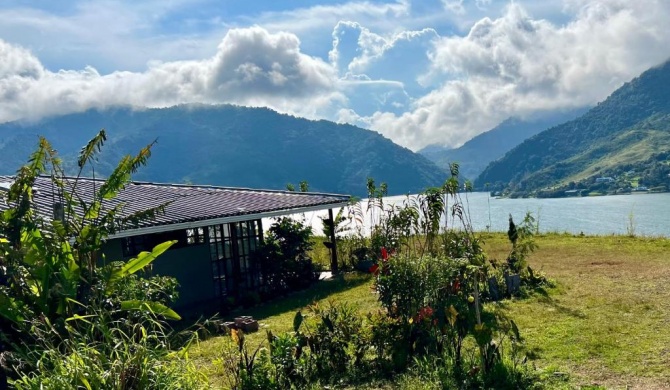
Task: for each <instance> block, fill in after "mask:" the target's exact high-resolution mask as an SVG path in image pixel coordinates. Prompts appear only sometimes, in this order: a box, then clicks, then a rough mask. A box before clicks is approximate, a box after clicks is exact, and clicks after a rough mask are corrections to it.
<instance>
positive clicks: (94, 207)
mask: <svg viewBox="0 0 670 390" xmlns="http://www.w3.org/2000/svg"><path fill="white" fill-rule="evenodd" d="M100 206H101V203H100V202H99V201H95V202H93V203H91V205H90V206H89V207H88V209H87V210H86V214H84V219H96V218H98V216H99V215H100Z"/></svg>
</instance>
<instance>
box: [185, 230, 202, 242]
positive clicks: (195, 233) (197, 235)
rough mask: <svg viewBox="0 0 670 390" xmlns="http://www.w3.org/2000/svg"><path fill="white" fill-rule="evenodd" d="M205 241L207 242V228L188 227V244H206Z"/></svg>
mask: <svg viewBox="0 0 670 390" xmlns="http://www.w3.org/2000/svg"><path fill="white" fill-rule="evenodd" d="M204 243H205V228H204V227H199V228H193V229H186V244H187V245H194V244H204Z"/></svg>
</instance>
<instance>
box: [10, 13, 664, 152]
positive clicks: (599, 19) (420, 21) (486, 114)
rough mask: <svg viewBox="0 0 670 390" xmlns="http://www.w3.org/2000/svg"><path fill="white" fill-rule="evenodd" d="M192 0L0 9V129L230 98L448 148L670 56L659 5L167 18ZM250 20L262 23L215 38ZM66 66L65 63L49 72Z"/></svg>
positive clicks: (587, 97)
mask: <svg viewBox="0 0 670 390" xmlns="http://www.w3.org/2000/svg"><path fill="white" fill-rule="evenodd" d="M199 2H203V3H206V4H207V6H208V7H210V8H208V9H211V10H213V9H215V8H217V7H219V8H220V5H219V4H218V3H216V4H215V3H214V2H212V1H211V0H173V1H158V0H151V1H149V2H148V3H147V2H130V1H125V2H123V1H111V0H109V1H103V2H81V3H75V6H74V7H72V9H68V10H67V12H58V13H55V12H48V11H44V10H42V11H40V10H36V9H29V8H19V9H16V8H15V9H9V8H4V7H2V6H0V37H6V39H7V41H11V42H12V44H9V43H6V42H3V41H2V40H0V121H4V120H11V119H18V118H25V117H32V118H35V117H39V116H42V115H48V114H61V113H66V112H73V111H78V110H83V109H86V108H90V107H106V106H110V105H118V104H130V105H137V106H167V105H172V104H177V103H185V102H204V103H221V102H229V103H236V104H242V105H253V106H269V107H272V108H274V109H277V110H279V111H283V112H288V113H292V114H296V115H302V116H307V117H311V118H326V119H334V120H339V121H346V122H350V123H355V124H359V125H363V126H366V127H370V128H373V129H375V130H377V131H379V132H381V133H383V134H384V135H386V136H388V137H389V138H391V139H393V140H394V141H395V142H398V143H400V144H402V145H404V146H408V147H410V148H412V149H418V148H420V147H422V146H425V145H426V144H430V143H441V144H447V145H451V146H456V145H459V144H461V143H463V142H464V141H466V140H467V139H469V138H471V137H472V136H474V135H476V134H478V133H480V132H482V131H485V130H488V129H490V128H491V127H493V126H495V125H496V124H498V123H499V122H500V121H502V120H504V119H506V118H507V117H509V116H513V115H517V116H519V115H521V116H523V115H526V114H531V113H533V112H536V111H545V110H554V109H562V108H571V107H576V106H584V105H590V104H595V103H596V102H597V101H600V100H603V99H604V98H605V97H606V96H607V95H608V94H609V93H611V92H612V91H613V90H614V89H616V88H617V87H618V86H620V85H621V84H622V83H623V82H625V81H628V80H630V79H631V78H632V77H634V76H636V75H638V74H640V73H641V72H642V71H644V70H645V69H647V68H649V67H651V66H653V65H656V64H658V63H660V62H662V61H664V60H666V59H667V57H668V56H669V55H670V38H668V35H667V33H666V31H665V30H666V24H667V20H670V2H668V1H665V0H639V1H635V2H631V1H628V0H547V1H543V2H537V1H534V0H515V1H513V2H511V3H510V2H509V1H507V0H496V1H493V0H440V1H437V0H434V1H432V2H410V1H409V0H397V1H388V2H381V1H348V2H346V1H345V2H341V3H338V4H332V5H313V6H310V7H304V8H297V9H283V10H281V9H280V10H277V11H272V12H259V13H257V14H256V15H251V16H243V15H233V16H231V17H230V18H227V17H226V15H225V13H220V14H215V13H213V14H212V15H211V18H210V19H211V26H210V27H211V28H209V29H205V30H199V29H197V28H194V29H190V27H188V28H187V27H184V26H186V25H188V23H190V22H188V21H183V20H181V19H179V15H180V10H184V9H185V7H186V8H188V9H189V10H190V9H193V8H194V7H197V6H198V4H199ZM450 7H451V8H450ZM501 7H502V8H501ZM250 8H253V7H250ZM203 15H204V14H200V16H198V17H200V19H198V18H197V17H195V16H194V18H195V19H193V23H195V24H196V25H199V24H202V23H206V21H205V19H202V17H204V16H208V15H204V16H203ZM196 16H197V15H196ZM173 19H174V20H173ZM175 20H176V21H175ZM208 20H209V19H208ZM110 21H111V22H110ZM163 22H166V23H167V24H170V23H174V24H179V29H184V31H181V32H174V31H172V30H169V31H168V29H165V30H163V29H161V28H160V26H161V25H162V24H163ZM187 22H188V23H187ZM248 24H259V25H261V26H262V27H241V28H236V29H228V28H229V27H230V26H233V25H238V26H240V25H241V26H244V25H248ZM222 36H223V40H221V37H222ZM215 37H216V38H215ZM299 37H300V38H299ZM217 44H218V47H217ZM329 50H330V52H329ZM308 53H309V54H308ZM38 58H39V59H38ZM69 58H78V59H77V61H76V63H77V64H78V65H76V66H60V65H58V64H60V63H66V62H67V59H69ZM86 58H90V59H91V62H87V61H84V60H82V59H86ZM54 59H56V60H55V61H54ZM156 59H160V60H161V61H156ZM90 63H92V65H94V66H89V67H87V66H85V65H86V64H90ZM44 64H49V66H45V65H44ZM54 64H56V65H54ZM100 64H104V65H100ZM147 64H148V65H147ZM101 66H102V67H101ZM59 68H65V69H68V70H61V71H55V70H56V69H59ZM72 69H76V70H72ZM114 69H125V70H126V71H121V70H116V71H113V70H114Z"/></svg>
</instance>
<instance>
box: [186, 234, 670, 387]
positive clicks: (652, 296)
mask: <svg viewBox="0 0 670 390" xmlns="http://www.w3.org/2000/svg"><path fill="white" fill-rule="evenodd" d="M483 238H484V245H483V247H484V249H485V251H486V253H488V255H489V257H491V258H503V257H504V256H506V255H507V254H508V252H509V242H508V238H507V237H506V236H505V235H504V234H490V235H486V236H484V237H483ZM536 243H537V244H538V249H537V250H536V251H535V252H534V253H533V255H532V256H530V258H529V260H528V262H529V264H530V265H531V266H532V267H533V268H535V269H538V270H543V271H544V272H545V273H546V274H547V276H548V277H550V278H551V279H552V280H554V281H555V283H556V286H555V287H553V288H547V289H546V290H544V291H542V290H540V291H538V292H536V293H534V294H531V295H530V296H527V297H523V298H522V299H519V298H517V299H513V300H511V301H504V302H502V303H493V304H487V305H489V307H490V310H495V311H497V312H500V313H502V314H506V315H508V316H510V317H511V318H514V321H515V322H516V323H517V325H518V327H519V329H520V331H521V336H522V337H523V338H524V340H525V348H526V350H527V351H528V352H529V353H528V356H529V360H528V364H529V365H530V366H531V367H535V368H536V369H537V373H538V375H539V376H540V378H541V379H542V380H543V382H544V386H545V387H546V388H548V389H554V388H556V389H574V388H581V389H625V388H630V389H666V388H669V387H670V371H669V370H668V368H667V367H669V366H670V354H669V353H668V351H667V348H668V345H670V334H669V333H668V332H666V331H665V328H666V327H667V323H668V321H670V305H669V304H668V302H670V288H668V285H667V280H668V279H669V277H670V261H669V260H668V259H667V253H668V251H669V250H670V240H668V239H662V238H641V237H623V236H604V237H588V236H587V237H582V236H573V235H567V234H546V235H540V236H536ZM373 284H374V278H373V277H372V276H369V275H365V274H358V273H347V274H344V275H341V276H339V277H337V278H335V279H333V280H329V281H324V282H320V283H319V284H317V285H316V286H315V287H314V288H313V289H310V290H306V291H303V292H300V293H297V294H295V295H292V296H290V297H287V298H285V299H282V300H278V301H275V302H272V303H269V304H267V305H262V306H259V307H256V308H252V309H248V310H245V311H244V313H243V314H250V315H253V316H254V317H255V318H258V319H260V321H261V323H262V325H263V329H271V330H272V331H273V332H275V333H278V332H288V331H290V330H291V329H292V322H293V318H294V315H295V313H296V311H297V310H299V309H301V308H305V307H307V306H309V305H310V304H312V303H314V302H316V303H317V304H318V305H319V306H327V305H328V304H329V302H346V303H347V305H349V306H351V307H353V308H355V309H356V310H357V311H358V312H359V313H367V312H373V311H376V310H379V308H380V306H379V303H378V299H377V295H376V294H375V292H374V291H373V288H372V287H373ZM248 337H249V338H250V339H251V340H252V341H253V342H254V343H255V342H259V341H260V340H262V339H264V338H265V333H264V332H262V331H261V332H258V333H256V334H252V335H248ZM227 343H229V338H227V337H215V338H211V339H209V340H206V341H203V342H200V343H199V344H198V345H197V346H194V347H193V348H191V352H190V353H191V357H192V358H193V359H194V360H195V361H196V362H197V363H198V366H200V367H203V368H204V370H205V371H206V372H207V374H208V376H209V378H210V382H211V383H212V384H213V385H214V386H219V385H221V384H222V383H224V380H223V377H222V376H223V372H222V371H221V370H220V369H219V367H217V366H215V365H213V364H212V362H213V361H214V360H215V359H216V358H217V357H219V356H220V354H221V353H222V351H223V346H224V345H227ZM360 386H361V387H363V388H368V389H386V388H388V389H391V388H402V389H434V388H440V387H439V385H438V383H437V381H436V380H435V378H432V379H431V375H428V374H427V373H426V372H425V371H423V372H421V371H418V370H410V371H408V372H407V373H405V374H402V375H399V376H397V377H396V378H395V379H393V380H390V381H385V380H376V381H371V382H370V383H368V384H366V385H364V386H363V385H360Z"/></svg>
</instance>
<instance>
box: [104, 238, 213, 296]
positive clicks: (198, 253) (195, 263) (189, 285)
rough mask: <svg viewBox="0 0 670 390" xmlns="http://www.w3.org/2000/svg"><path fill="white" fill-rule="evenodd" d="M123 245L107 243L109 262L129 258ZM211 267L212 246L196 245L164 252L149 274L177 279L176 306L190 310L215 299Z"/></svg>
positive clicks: (117, 240)
mask: <svg viewBox="0 0 670 390" xmlns="http://www.w3.org/2000/svg"><path fill="white" fill-rule="evenodd" d="M122 245H123V240H122V239H114V240H110V241H108V242H107V243H106V244H105V245H104V246H103V250H102V252H103V253H104V255H105V258H106V261H114V260H121V259H123V260H128V259H129V258H130V257H123V246H122ZM211 267H212V266H211V261H210V254H209V246H208V245H207V244H195V245H189V246H186V247H182V248H176V249H169V250H167V251H165V252H164V253H163V254H162V255H160V256H159V257H158V258H157V259H156V260H154V262H153V263H152V266H151V271H150V273H151V275H160V276H172V277H174V278H176V279H177V282H178V283H179V290H178V291H179V299H178V300H177V302H175V304H174V305H173V306H174V307H175V308H177V309H179V308H184V309H189V308H193V307H195V306H197V305H200V304H203V303H207V302H209V301H211V300H213V299H214V298H215V296H214V287H213V282H212V268H211Z"/></svg>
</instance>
